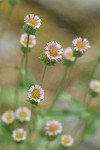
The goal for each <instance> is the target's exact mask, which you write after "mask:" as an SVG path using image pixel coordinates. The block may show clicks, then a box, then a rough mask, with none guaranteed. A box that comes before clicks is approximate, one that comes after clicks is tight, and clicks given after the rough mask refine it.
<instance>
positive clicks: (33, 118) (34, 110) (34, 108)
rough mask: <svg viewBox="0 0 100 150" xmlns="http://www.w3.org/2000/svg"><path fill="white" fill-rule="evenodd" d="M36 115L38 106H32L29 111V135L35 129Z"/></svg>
mask: <svg viewBox="0 0 100 150" xmlns="http://www.w3.org/2000/svg"><path fill="white" fill-rule="evenodd" d="M37 115H38V106H37V105H32V109H31V121H30V126H29V134H31V132H32V130H34V129H35V127H36V124H35V123H36V119H37Z"/></svg>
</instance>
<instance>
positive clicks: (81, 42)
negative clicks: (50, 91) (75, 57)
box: [72, 37, 91, 53]
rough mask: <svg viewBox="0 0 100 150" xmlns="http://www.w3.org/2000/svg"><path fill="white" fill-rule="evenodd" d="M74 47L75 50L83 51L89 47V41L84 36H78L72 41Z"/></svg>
mask: <svg viewBox="0 0 100 150" xmlns="http://www.w3.org/2000/svg"><path fill="white" fill-rule="evenodd" d="M72 43H73V46H74V49H75V50H76V51H80V52H81V53H84V52H85V51H86V50H87V49H89V48H91V46H90V43H89V41H88V40H87V39H86V38H85V39H82V38H81V37H78V38H76V39H74V40H73V41H72Z"/></svg>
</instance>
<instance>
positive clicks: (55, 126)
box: [45, 120, 62, 136]
mask: <svg viewBox="0 0 100 150" xmlns="http://www.w3.org/2000/svg"><path fill="white" fill-rule="evenodd" d="M45 131H46V134H47V135H48V136H57V135H58V134H60V133H61V132H62V124H61V123H60V122H58V121H56V120H53V121H49V122H47V124H46V126H45Z"/></svg>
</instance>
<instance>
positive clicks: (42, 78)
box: [40, 65, 47, 86]
mask: <svg viewBox="0 0 100 150" xmlns="http://www.w3.org/2000/svg"><path fill="white" fill-rule="evenodd" d="M46 69H47V65H45V66H44V69H43V72H42V77H41V81H40V85H41V86H42V84H43V81H44V77H45V73H46Z"/></svg>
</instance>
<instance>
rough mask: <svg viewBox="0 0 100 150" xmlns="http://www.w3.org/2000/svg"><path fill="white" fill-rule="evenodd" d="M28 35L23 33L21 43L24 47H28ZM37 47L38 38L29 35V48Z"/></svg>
mask: <svg viewBox="0 0 100 150" xmlns="http://www.w3.org/2000/svg"><path fill="white" fill-rule="evenodd" d="M27 40H28V35H27V33H23V34H22V35H21V37H20V43H21V45H22V46H23V47H27V42H28V41H27ZM35 45H36V37H35V35H29V42H28V47H29V48H32V47H34V46H35Z"/></svg>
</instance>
